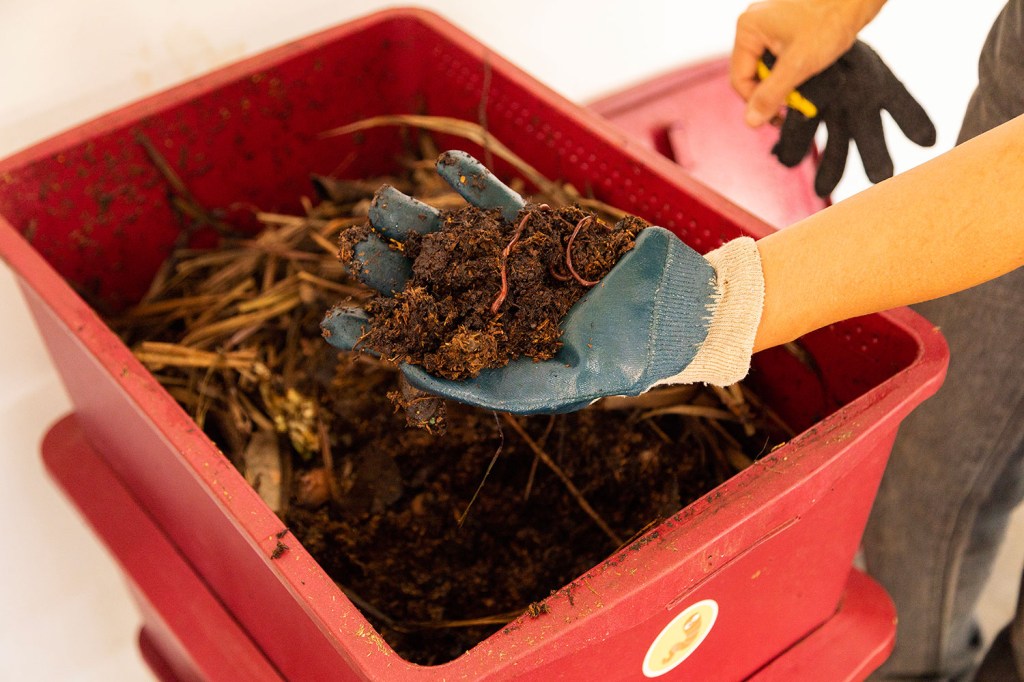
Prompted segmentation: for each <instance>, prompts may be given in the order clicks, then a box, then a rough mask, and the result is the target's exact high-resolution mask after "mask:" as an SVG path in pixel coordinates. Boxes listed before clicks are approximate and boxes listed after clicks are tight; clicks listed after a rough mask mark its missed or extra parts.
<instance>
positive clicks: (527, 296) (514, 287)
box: [339, 204, 647, 380]
mask: <svg viewBox="0 0 1024 682" xmlns="http://www.w3.org/2000/svg"><path fill="white" fill-rule="evenodd" d="M440 224H441V227H440V229H438V230H437V231H436V232H431V233H429V234H426V235H418V234H414V235H412V236H411V237H409V239H407V240H406V241H405V242H404V243H403V244H402V245H401V247H400V248H401V249H402V252H403V253H404V254H405V256H406V257H408V258H409V259H410V260H411V261H412V278H411V279H410V280H409V282H408V283H407V284H406V287H405V289H404V290H403V291H401V292H399V293H398V294H397V295H395V296H376V297H374V298H373V299H372V300H370V301H369V302H368V303H367V305H366V306H365V307H366V311H367V313H368V314H369V315H370V325H369V329H368V330H367V332H366V333H365V335H364V336H363V337H362V339H361V340H360V344H361V347H362V348H365V349H368V350H372V351H375V352H377V353H378V354H380V355H381V356H382V357H385V358H387V359H389V360H391V361H392V362H408V363H412V364H416V365H422V366H423V368H424V369H426V370H427V371H428V372H430V373H431V374H434V375H437V376H442V377H446V378H448V379H456V380H457V379H465V378H468V377H474V376H476V375H477V374H479V373H480V371H481V370H483V369H486V368H490V367H501V366H503V365H506V364H508V363H509V362H510V361H511V360H514V359H516V358H518V357H520V356H526V357H529V358H533V359H534V360H548V359H550V358H552V357H553V356H554V354H555V353H556V352H557V351H558V348H559V347H560V343H559V337H560V336H561V328H560V326H559V324H560V322H561V320H562V318H563V317H564V316H565V314H566V313H567V312H568V311H569V308H571V307H572V305H573V304H574V303H575V302H576V301H578V300H579V299H580V297H582V296H583V294H584V293H586V291H587V289H588V288H589V287H592V286H594V285H596V284H597V283H598V281H599V280H600V279H601V278H602V277H604V276H605V275H606V274H608V271H609V270H611V268H612V267H613V266H614V265H615V264H616V263H617V262H618V260H619V258H621V257H622V255H623V254H624V253H625V252H626V251H628V250H629V249H631V248H632V247H633V244H634V240H635V239H636V236H637V234H638V233H639V232H640V230H642V229H644V228H645V227H647V223H646V222H644V221H642V220H640V219H639V218H635V217H633V216H626V217H624V218H623V219H622V220H621V221H619V222H618V223H617V224H615V225H609V224H607V223H605V222H604V221H602V220H601V219H600V218H599V217H598V216H596V215H595V214H594V213H592V212H590V211H585V210H583V209H581V208H580V207H579V206H564V207H560V208H551V207H550V206H548V205H547V204H542V205H538V204H529V205H527V206H526V207H525V208H523V209H522V210H521V211H520V212H519V215H518V216H517V217H516V218H515V220H514V221H512V222H509V221H506V220H505V219H503V218H502V215H501V212H500V211H498V210H497V209H491V210H484V209H480V208H477V207H475V206H465V207H463V208H459V209H455V210H448V211H443V212H442V215H441V221H440ZM369 231H370V228H369V227H368V226H367V225H358V226H354V227H352V228H349V229H348V230H345V231H344V232H343V233H342V234H341V239H340V243H341V249H340V251H339V257H340V259H341V261H342V262H343V263H345V264H346V265H347V266H348V268H349V270H351V271H354V272H358V270H359V267H360V264H359V261H358V260H357V259H356V258H355V248H354V247H355V246H356V245H357V244H358V243H359V242H361V241H362V240H364V239H366V238H367V237H368V236H369Z"/></svg>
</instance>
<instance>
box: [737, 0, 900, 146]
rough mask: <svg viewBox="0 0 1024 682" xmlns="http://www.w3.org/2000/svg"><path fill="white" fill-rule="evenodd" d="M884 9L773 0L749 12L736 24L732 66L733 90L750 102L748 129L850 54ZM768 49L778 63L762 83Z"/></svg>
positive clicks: (866, 0)
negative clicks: (763, 59) (760, 64)
mask: <svg viewBox="0 0 1024 682" xmlns="http://www.w3.org/2000/svg"><path fill="white" fill-rule="evenodd" d="M884 4H885V0H767V1H766V2H758V3H755V4H753V5H751V6H750V7H749V8H747V10H746V11H744V12H743V14H741V15H740V16H739V18H738V19H737V21H736V37H735V43H734V45H733V50H732V57H731V62H730V66H729V73H730V79H731V82H732V86H733V88H735V89H736V91H737V92H738V93H739V94H740V96H741V97H743V99H745V100H746V101H747V113H746V121H747V124H748V125H751V126H753V127H757V126H760V125H761V124H763V123H765V122H767V121H769V120H771V119H772V118H773V117H774V116H775V115H776V114H777V113H778V111H779V109H780V108H781V107H782V105H783V104H784V103H785V101H786V96H787V95H788V94H789V93H790V92H792V91H793V89H794V88H796V87H797V86H798V85H800V84H801V83H803V82H804V81H806V80H807V79H809V78H811V77H812V76H814V75H816V74H818V73H819V72H821V71H823V70H824V69H825V68H827V67H828V66H830V65H831V64H832V63H833V62H835V61H836V60H837V59H838V58H839V56H840V55H842V54H843V53H844V52H846V51H847V50H849V49H850V47H851V46H852V45H853V43H854V41H855V40H856V38H857V34H858V33H859V32H860V30H861V29H862V28H864V27H865V26H866V25H867V24H868V23H869V22H870V21H871V20H872V19H874V18H875V16H876V15H877V14H878V12H879V11H880V10H881V9H882V6H883V5H884ZM765 50H769V51H771V53H772V54H774V55H775V57H776V61H775V64H774V66H773V67H772V71H771V73H770V74H769V75H768V76H767V77H766V78H765V79H764V80H760V79H759V78H758V75H757V63H758V60H760V59H761V56H762V55H763V54H764V51H765Z"/></svg>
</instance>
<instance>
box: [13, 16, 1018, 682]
mask: <svg viewBox="0 0 1024 682" xmlns="http://www.w3.org/2000/svg"><path fill="white" fill-rule="evenodd" d="M1002 4H1003V0H974V1H973V2H970V3H968V2H955V3H953V2H950V3H945V2H943V3H922V2H910V1H909V0H898V1H895V2H892V3H890V5H889V6H887V7H886V8H884V9H883V10H882V13H881V14H880V15H879V17H878V18H877V19H876V20H875V22H874V23H873V24H872V25H871V26H869V27H868V28H867V29H866V30H865V31H864V33H862V36H861V37H862V38H864V39H865V40H866V41H867V42H869V43H870V44H872V45H873V46H874V47H875V48H876V49H877V50H878V51H879V53H880V54H881V55H882V56H883V58H884V59H885V60H886V61H887V62H888V63H889V65H890V66H891V67H892V69H893V70H894V71H895V73H896V74H897V75H898V76H899V77H900V78H901V79H902V80H903V81H904V82H905V83H906V84H907V85H908V87H909V88H910V90H911V92H912V93H913V94H914V95H915V96H916V97H917V98H918V99H919V101H921V103H922V104H923V105H924V107H925V109H926V110H927V111H928V112H929V114H930V115H931V116H932V118H933V120H934V121H935V124H936V126H937V128H938V133H939V134H938V143H937V144H936V146H935V147H934V148H932V149H919V148H917V147H915V146H914V145H913V144H911V143H908V142H906V141H904V140H903V139H902V137H901V136H900V134H899V133H898V131H897V130H896V129H895V127H894V126H892V125H889V126H888V128H887V133H888V135H889V139H890V141H891V143H890V149H891V151H892V153H893V158H894V160H895V164H896V170H897V172H900V171H903V170H906V169H908V168H910V167H912V166H914V165H917V164H918V163H921V162H923V161H925V160H927V159H928V158H931V157H932V156H934V155H935V154H937V153H939V152H941V151H944V150H946V149H948V148H949V147H950V146H952V144H953V142H954V140H955V139H956V134H957V131H958V129H959V122H960V118H961V116H962V113H963V110H964V106H965V104H966V102H967V99H968V97H969V95H970V92H971V90H972V89H973V87H974V84H975V82H976V64H977V55H978V51H979V49H980V47H981V44H982V42H983V41H984V38H985V35H986V33H987V31H988V28H989V26H990V25H991V22H992V19H993V18H994V17H995V16H996V14H997V13H998V11H999V9H1000V8H1001V6H1002ZM420 5H421V6H423V7H427V8H432V9H434V10H435V11H437V12H438V13H440V14H441V15H443V16H445V17H446V18H447V19H449V20H450V21H452V22H453V23H455V24H457V25H459V26H461V27H462V28H464V29H465V30H466V31H467V32H469V33H470V34H472V35H473V36H474V37H476V38H477V39H479V40H481V41H482V42H483V43H485V44H487V45H488V46H490V47H491V48H493V49H494V50H496V51H498V52H499V53H501V54H503V55H504V56H506V57H507V58H509V59H510V60H511V61H512V62H513V63H515V64H516V65H518V66H520V67H521V68H523V69H524V70H525V71H527V72H529V73H531V74H532V75H534V76H536V77H537V78H538V79H540V80H541V81H543V82H544V83H546V84H547V85H549V86H551V87H552V88H554V89H555V90H556V91H559V92H560V93H562V94H564V95H565V96H567V97H568V98H570V99H573V100H576V101H579V102H586V101H588V100H592V99H595V98H596V97H598V96H600V95H604V94H609V93H611V92H614V91H617V90H619V89H621V88H623V87H625V86H627V85H631V84H634V83H637V82H639V81H641V80H645V79H646V78H648V77H650V76H653V75H655V74H657V73H660V72H664V71H667V70H669V69H672V68H674V67H677V66H681V65H684V64H688V63H691V62H694V61H698V60H701V59H704V58H707V57H712V56H718V55H723V54H725V53H727V52H728V50H729V48H730V47H731V44H732V37H733V28H734V25H735V20H736V17H737V16H738V15H739V13H740V12H741V11H742V10H743V9H744V8H745V7H746V5H747V2H746V1H745V0H744V1H737V0H714V1H713V2H709V1H707V0H705V1H704V2H688V1H682V2H680V1H679V0H676V1H674V2H668V1H659V2H635V1H634V2H618V3H609V2H605V3H596V2H582V1H576V0H573V1H565V2H554V1H552V0H545V1H541V0H517V1H516V2H511V3H497V2H485V1H484V0H434V1H432V2H422V3H420ZM386 6H387V5H385V4H384V3H379V2H369V1H365V0H363V1H353V0H348V1H344V0H332V1H330V2H328V1H325V0H289V1H288V2H280V0H277V1H271V0H246V1H245V2H242V1H240V0H181V1H178V2H172V1H171V0H149V1H146V2H142V1H139V0H136V1H131V0H92V1H90V2H76V1H75V0H37V1H36V2H18V1H17V0H0V157H5V156H7V155H9V154H10V153H12V152H15V151H17V150H19V149H22V148H24V147H26V146H28V145H30V144H31V143H33V142H36V141H39V140H42V139H45V138H47V137H50V136H52V135H53V134H55V133H57V132H60V131H61V130H63V129H65V128H68V127H71V126H73V125H75V124H77V123H80V122H82V121H84V120H87V119H89V118H92V117H94V116H97V115H99V114H102V113H104V112H106V111H109V110H111V109H115V108H117V107H119V106H120V105H122V104H125V103H127V102H130V101H132V100H134V99H137V98H139V97H141V96H143V95H147V94H150V93H153V92H156V91H158V90H160V89H163V88H165V87H168V86H170V85H174V84H176V83H179V82H181V81H183V80H186V79H189V78H192V77H194V76H198V75H201V74H203V73H204V72H206V71H208V70H210V69H211V68H214V67H216V66H219V65H222V64H225V63H228V62H231V61H234V60H237V59H239V58H241V57H245V56H250V55H253V54H257V53H259V52H261V51H263V50H264V49H266V48H268V47H270V46H273V45H277V44H280V43H282V42H286V41H288V40H291V39H294V38H299V37H302V36H303V35H306V34H308V33H311V32H314V31H317V30H320V29H322V28H326V27H328V26H331V25H333V24H336V23H339V22H342V21H345V20H347V19H350V18H353V17H357V16H361V15H364V14H367V13H370V12H372V11H375V10H378V9H382V8H384V7H386ZM887 123H890V124H891V121H889V122H887ZM850 166H851V167H850V169H849V170H848V171H847V176H846V177H845V178H844V180H843V182H842V184H841V185H840V187H839V189H838V190H837V192H836V197H837V198H842V197H844V196H848V195H849V194H852V193H855V192H857V191H859V190H861V189H863V188H864V187H865V186H867V181H866V180H865V179H864V175H863V172H862V171H861V170H860V168H859V166H858V162H857V160H856V157H855V156H854V155H851V164H850ZM68 409H69V407H68V402H67V399H66V397H65V396H64V394H63V391H62V389H61V387H60V383H59V380H58V379H57V377H56V375H55V373H54V371H53V369H52V367H51V365H50V362H49V359H48V358H47V356H46V354H45V352H44V351H43V350H42V348H41V344H40V340H39V338H38V335H37V333H36V331H35V328H34V326H33V325H32V322H31V320H30V318H29V317H28V315H27V312H26V311H25V308H24V305H23V303H22V301H21V298H20V295H19V294H18V292H17V290H16V289H15V287H14V284H13V278H12V276H11V274H10V271H9V270H8V269H7V267H6V266H4V265H2V264H0V515H2V518H3V519H4V522H3V523H4V531H3V533H4V539H3V542H0V567H2V568H0V576H3V580H2V582H0V605H2V606H0V680H28V679H31V680H147V679H152V676H151V675H150V674H149V672H148V670H146V668H145V667H144V665H143V664H142V663H141V660H140V659H139V657H138V654H137V652H136V648H135V644H134V637H135V632H136V629H137V626H138V619H137V616H136V614H135V611H134V608H133V606H132V605H131V603H130V601H129V598H128V596H127V593H126V592H125V589H124V587H123V584H122V582H121V580H120V577H119V575H118V573H117V571H116V568H115V566H114V564H113V562H112V560H111V559H110V558H109V557H108V556H107V555H106V553H105V551H104V550H103V548H102V547H101V546H100V545H99V544H98V542H97V541H96V540H95V539H94V538H93V536H92V535H91V534H90V532H89V530H88V529H87V528H86V527H85V525H84V523H83V522H82V521H81V520H80V519H79V518H78V517H77V515H76V513H75V512H74V510H73V509H72V508H71V507H70V505H69V504H68V503H67V502H66V501H65V500H64V498H63V497H61V495H60V493H59V492H58V491H57V490H56V488H55V486H54V485H53V484H52V483H51V482H50V481H49V480H48V479H47V478H46V476H45V474H44V473H43V471H42V467H41V464H40V462H39V457H38V444H39V441H40V438H41V437H42V435H43V433H44V432H45V430H46V428H47V427H48V425H49V424H51V423H52V422H53V421H54V420H55V419H56V418H58V417H59V416H61V415H62V414H64V413H65V412H66V411H67V410H68ZM1021 551H1024V550H1018V549H1017V548H1014V549H1013V550H1012V551H1011V553H1010V555H1011V556H1016V555H1017V554H1019V553H1020V552H1021ZM1007 560H1009V559H1007ZM1011 563H1012V561H1011ZM1011 573H1012V571H1011ZM1016 580H1017V577H1016V576H1013V575H1010V576H1009V579H1008V581H1005V582H998V583H995V584H994V585H993V586H992V588H991V589H990V592H989V593H988V594H987V596H986V599H987V600H988V602H987V603H989V604H990V606H989V607H987V611H986V613H987V614H988V619H989V626H988V627H989V630H991V628H992V627H994V626H995V624H998V623H999V622H1000V621H1001V620H1005V618H1007V617H1008V613H1009V609H1010V608H1011V604H1012V599H1013V595H1014V594H1015V588H1016Z"/></svg>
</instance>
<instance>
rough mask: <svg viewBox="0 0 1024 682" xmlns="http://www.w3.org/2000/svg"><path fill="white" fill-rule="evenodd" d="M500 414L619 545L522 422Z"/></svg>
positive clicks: (619, 540)
mask: <svg viewBox="0 0 1024 682" xmlns="http://www.w3.org/2000/svg"><path fill="white" fill-rule="evenodd" d="M501 416H502V417H503V418H504V419H505V422H506V423H507V424H508V425H509V426H511V427H512V430H513V431H515V432H516V433H518V434H519V436H520V438H522V439H523V442H525V443H526V445H527V447H529V448H530V449H531V450H533V454H535V455H537V457H539V458H540V461H542V462H544V464H545V465H546V466H547V467H548V468H549V469H551V471H552V473H554V474H555V476H558V478H559V480H561V481H562V484H563V485H565V487H566V489H567V490H568V491H569V493H570V494H571V495H572V496H573V497H574V498H575V499H576V502H577V504H579V505H580V508H581V509H582V510H583V511H584V512H586V514H587V516H589V517H590V518H592V519H593V520H594V523H596V524H597V525H598V527H599V528H600V529H601V530H602V531H604V534H605V535H607V536H608V537H609V538H610V539H611V541H612V542H614V543H615V546H616V547H621V546H622V538H620V537H619V536H618V535H617V534H616V533H615V531H613V530H612V529H611V527H610V526H609V525H608V524H607V523H605V521H604V519H602V518H601V516H600V515H599V514H598V513H597V512H596V511H595V510H594V508H593V507H591V506H590V503H589V502H587V500H586V498H584V497H583V493H581V492H580V491H579V488H577V487H576V486H575V484H573V482H572V480H571V479H570V478H569V477H568V476H567V475H566V473H565V472H564V471H562V468H561V467H560V466H558V465H557V464H556V463H555V461H554V460H553V459H551V457H550V456H549V455H548V453H546V452H544V450H542V449H541V448H540V446H539V445H537V443H536V442H535V441H534V440H533V439H532V438H530V434H528V433H526V429H524V428H523V426H522V424H520V423H519V420H517V419H516V418H515V417H513V416H512V415H510V414H507V413H503V414H502V415H501Z"/></svg>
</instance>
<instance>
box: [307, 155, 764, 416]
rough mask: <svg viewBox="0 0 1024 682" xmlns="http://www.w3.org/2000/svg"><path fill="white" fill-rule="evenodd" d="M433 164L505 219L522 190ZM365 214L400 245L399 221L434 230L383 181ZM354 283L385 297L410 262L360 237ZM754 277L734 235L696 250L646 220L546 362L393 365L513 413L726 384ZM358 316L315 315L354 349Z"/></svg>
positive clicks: (747, 332) (476, 168) (744, 342)
mask: <svg viewBox="0 0 1024 682" xmlns="http://www.w3.org/2000/svg"><path fill="white" fill-rule="evenodd" d="M437 169H438V173H439V174H440V175H441V176H442V177H443V178H444V179H445V180H446V181H447V182H448V183H449V184H450V185H452V187H453V188H455V189H456V191H458V192H459V193H460V194H461V195H462V196H463V197H465V198H466V199H467V201H469V202H470V203H473V204H475V205H477V206H479V207H482V208H499V209H501V212H502V215H503V217H504V218H505V219H506V220H508V221H510V222H511V221H514V220H515V219H516V216H517V214H518V212H519V211H520V210H521V209H522V207H523V205H524V201H523V199H522V197H520V196H519V195H518V194H516V193H515V192H513V191H512V190H511V189H509V188H508V187H506V186H505V185H503V184H502V183H501V182H500V181H499V180H498V179H497V178H495V177H494V176H493V175H492V174H491V173H490V172H489V171H488V170H487V169H486V168H484V167H483V166H482V165H481V164H480V163H479V162H478V161H476V160H475V159H473V158H472V157H470V156H469V155H467V154H465V153H463V152H447V153H446V154H443V155H442V156H441V158H440V159H439V161H438V164H437ZM370 222H371V225H372V226H373V228H374V230H376V231H377V232H378V233H379V234H380V235H381V236H382V237H384V238H385V239H389V240H396V241H399V242H401V241H402V240H404V238H405V237H406V236H407V235H408V233H409V231H410V230H415V231H417V232H421V233H426V232H429V231H432V230H434V229H437V228H438V227H439V224H440V223H439V214H438V212H437V211H435V210H434V209H432V208H430V207H428V206H426V205H425V204H422V203H420V202H418V201H415V200H414V199H411V198H410V197H407V196H405V195H403V194H401V193H400V192H397V191H396V190H394V189H391V188H383V189H382V190H381V191H380V192H378V194H377V196H376V197H375V198H374V202H373V206H372V208H371V211H370ZM355 252H356V258H357V259H358V260H359V262H360V264H361V267H360V268H359V269H360V270H361V273H360V277H361V278H362V279H363V281H364V282H366V283H367V284H369V285H370V286H372V287H374V288H376V289H377V290H378V291H380V292H381V293H384V294H385V295H390V294H393V293H395V292H398V291H401V289H402V288H403V287H404V284H405V281H406V280H407V279H408V276H409V272H410V271H411V266H410V263H409V262H408V259H406V258H405V256H404V255H402V253H400V252H399V251H394V250H392V249H390V248H389V247H388V246H387V244H386V243H385V242H384V241H383V240H382V239H381V238H379V237H377V236H375V235H371V236H370V237H369V238H368V239H366V240H365V241H364V242H362V243H360V244H359V245H357V246H356V248H355ZM763 295H764V281H763V276H762V274H761V266H760V261H759V258H758V255H757V247H756V245H755V244H754V242H753V240H751V239H749V238H742V239H738V240H734V241H732V242H729V243H728V244H726V245H725V246H723V247H722V248H720V249H719V250H718V251H716V252H713V253H712V254H709V255H708V257H707V258H705V257H703V256H701V255H699V254H698V253H696V252H695V251H693V250H692V249H690V248H689V247H687V246H686V245H685V244H684V243H683V242H682V241H680V240H679V239H678V238H677V237H676V236H675V235H673V234H672V233H671V232H669V231H668V230H665V229H662V228H659V227H649V228H647V229H645V230H643V231H642V232H641V233H640V235H639V236H638V238H637V240H636V245H635V246H634V247H633V248H632V249H631V250H630V251H629V252H627V253H626V254H625V255H624V256H623V257H622V259H621V260H620V261H619V262H618V264H617V265H616V266H615V267H614V268H612V270H611V271H610V272H609V274H608V275H606V276H605V277H604V279H602V280H601V282H600V283H599V284H598V285H597V286H595V287H593V288H592V289H591V290H590V291H589V292H588V293H587V294H586V295H585V296H584V297H583V298H582V299H580V300H579V301H578V302H577V303H576V304H575V305H574V306H573V307H572V309H571V310H570V311H569V313H568V315H566V317H565V318H564V319H563V322H562V330H563V334H562V337H561V342H562V347H561V349H560V350H559V351H558V353H557V354H556V355H555V357H554V358H553V359H551V360H547V361H543V362H535V361H533V360H531V359H529V358H519V359H518V360H514V361H512V362H511V363H510V364H508V365H506V366H504V367H499V368H494V369H487V370H484V371H482V372H481V373H480V374H479V375H478V376H476V377H474V378H472V379H466V380H462V381H452V380H448V379H443V378H439V377H436V376H433V375H430V374H428V373H427V372H425V371H424V370H423V369H422V368H420V367H417V366H413V365H410V364H403V365H402V367H401V370H402V372H403V374H404V375H405V378H406V380H407V381H408V382H409V383H410V384H411V385H412V386H414V387H416V388H418V389H420V390H423V391H426V392H428V393H433V394H435V395H438V396H441V397H444V398H448V399H452V400H457V401H460V402H464V403H468V404H471V405H475V406H477V407H483V408H489V409H494V410H501V411H506V412H513V413H518V414H534V413H551V412H568V411H573V410H578V409H582V408H583V407H586V406H587V405H589V404H590V403H592V402H594V401H595V400H597V399H599V398H601V397H604V396H608V395H638V394H640V393H643V392H645V391H647V390H648V389H650V388H651V387H653V386H654V385H656V384H659V383H691V382H697V381H703V382H708V383H717V384H721V385H724V384H730V383H733V382H735V381H738V380H739V379H740V378H742V377H743V375H745V374H746V371H747V368H748V367H749V362H750V354H751V348H752V346H753V340H754V334H755V332H756V329H757V324H758V320H759V318H760V314H761V307H762V302H763ZM368 324H369V320H368V319H367V316H366V314H365V313H364V312H363V311H361V310H358V309H351V308H347V309H346V308H341V307H338V308H334V309H332V310H331V311H330V312H328V314H327V316H326V317H325V318H324V321H323V322H322V327H323V329H324V335H325V337H326V338H327V340H328V342H329V343H331V344H332V345H334V346H336V347H338V348H342V349H345V350H349V349H352V348H355V347H356V346H357V344H358V342H359V339H360V338H361V337H362V335H363V333H364V331H365V329H366V326H367V325H368Z"/></svg>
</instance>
